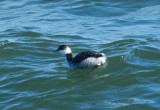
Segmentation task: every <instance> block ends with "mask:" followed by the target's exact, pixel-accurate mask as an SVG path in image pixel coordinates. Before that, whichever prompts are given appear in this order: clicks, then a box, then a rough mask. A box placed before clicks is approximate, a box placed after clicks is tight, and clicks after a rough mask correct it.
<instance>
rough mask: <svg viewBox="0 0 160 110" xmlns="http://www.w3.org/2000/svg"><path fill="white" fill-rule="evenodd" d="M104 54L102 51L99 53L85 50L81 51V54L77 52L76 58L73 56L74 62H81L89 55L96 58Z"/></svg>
mask: <svg viewBox="0 0 160 110" xmlns="http://www.w3.org/2000/svg"><path fill="white" fill-rule="evenodd" d="M102 56H103V55H102V54H101V53H97V52H95V51H84V52H80V53H79V54H77V55H76V56H75V57H74V58H73V62H74V63H80V62H82V61H83V60H84V59H87V58H89V57H94V58H98V57H102Z"/></svg>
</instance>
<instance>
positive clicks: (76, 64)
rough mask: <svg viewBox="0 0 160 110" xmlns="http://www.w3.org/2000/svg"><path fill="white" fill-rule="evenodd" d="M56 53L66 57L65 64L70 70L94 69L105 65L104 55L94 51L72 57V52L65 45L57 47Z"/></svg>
mask: <svg viewBox="0 0 160 110" xmlns="http://www.w3.org/2000/svg"><path fill="white" fill-rule="evenodd" d="M56 51H57V52H58V53H60V54H62V55H65V56H66V60H67V63H68V65H69V67H71V68H93V69H94V68H96V67H98V66H100V65H103V64H105V63H106V59H107V58H106V56H105V54H104V53H98V52H95V51H83V52H80V53H79V54H77V55H76V56H75V57H73V55H72V51H71V49H70V47H69V46H67V45H59V47H58V49H57V50H56Z"/></svg>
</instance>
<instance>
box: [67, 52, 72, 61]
mask: <svg viewBox="0 0 160 110" xmlns="http://www.w3.org/2000/svg"><path fill="white" fill-rule="evenodd" d="M66 58H67V61H68V62H71V61H72V59H73V56H72V53H69V54H66Z"/></svg>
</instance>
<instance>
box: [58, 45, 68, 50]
mask: <svg viewBox="0 0 160 110" xmlns="http://www.w3.org/2000/svg"><path fill="white" fill-rule="evenodd" d="M66 48H67V45H59V47H58V49H57V50H65V49H66Z"/></svg>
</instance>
